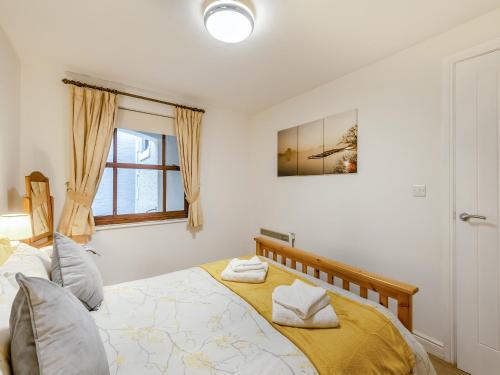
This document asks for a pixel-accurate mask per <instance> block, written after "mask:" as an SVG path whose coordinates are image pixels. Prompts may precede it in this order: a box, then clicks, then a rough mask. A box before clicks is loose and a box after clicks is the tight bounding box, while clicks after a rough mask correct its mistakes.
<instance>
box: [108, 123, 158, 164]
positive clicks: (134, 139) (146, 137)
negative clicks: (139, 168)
mask: <svg viewBox="0 0 500 375" xmlns="http://www.w3.org/2000/svg"><path fill="white" fill-rule="evenodd" d="M117 133H118V134H117V138H118V140H117V143H118V150H117V154H118V155H117V156H118V158H117V159H118V163H134V164H156V165H161V160H162V141H161V135H160V134H152V133H145V132H137V131H133V130H128V129H118V130H117Z"/></svg>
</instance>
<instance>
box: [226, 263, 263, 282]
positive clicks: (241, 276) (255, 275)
mask: <svg viewBox="0 0 500 375" xmlns="http://www.w3.org/2000/svg"><path fill="white" fill-rule="evenodd" d="M268 268H269V265H268V264H267V263H264V268H263V269H260V270H249V271H245V272H234V271H233V269H232V268H231V264H228V265H227V267H226V268H225V269H224V271H222V273H221V278H222V280H226V281H236V282H240V283H251V284H259V283H263V282H264V281H266V275H267V269H268Z"/></svg>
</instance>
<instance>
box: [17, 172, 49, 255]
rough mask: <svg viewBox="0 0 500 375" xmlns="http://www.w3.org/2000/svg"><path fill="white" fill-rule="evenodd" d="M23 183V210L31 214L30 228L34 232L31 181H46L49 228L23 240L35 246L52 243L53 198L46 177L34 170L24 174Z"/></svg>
mask: <svg viewBox="0 0 500 375" xmlns="http://www.w3.org/2000/svg"><path fill="white" fill-rule="evenodd" d="M24 179H25V184H26V195H25V196H24V199H23V205H24V212H26V213H27V214H29V215H30V216H31V228H32V229H33V233H35V232H34V229H35V228H34V225H33V205H32V197H31V183H32V182H44V183H47V195H48V197H47V200H48V202H47V205H48V217H47V222H48V225H49V230H48V231H47V232H45V233H40V234H38V235H33V237H31V238H29V239H27V240H26V241H25V242H27V243H29V244H30V245H32V246H35V247H42V246H47V245H50V244H52V242H53V239H54V214H53V212H54V198H53V197H52V195H51V194H50V183H49V179H48V177H46V176H44V175H43V173H41V172H38V171H35V172H32V173H31V174H30V175H29V176H25V178H24Z"/></svg>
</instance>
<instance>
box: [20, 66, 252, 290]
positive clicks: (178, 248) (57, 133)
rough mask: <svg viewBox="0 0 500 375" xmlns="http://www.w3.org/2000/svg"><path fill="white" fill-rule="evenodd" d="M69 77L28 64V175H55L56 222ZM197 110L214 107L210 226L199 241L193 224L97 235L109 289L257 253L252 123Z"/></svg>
mask: <svg viewBox="0 0 500 375" xmlns="http://www.w3.org/2000/svg"><path fill="white" fill-rule="evenodd" d="M68 75H69V76H74V74H69V73H65V68H64V67H58V66H57V65H56V64H53V63H42V62H41V61H36V62H33V63H30V62H23V64H22V79H21V95H22V96H21V98H22V109H21V123H22V129H21V134H22V149H23V152H22V153H21V156H20V159H21V173H23V174H28V173H29V172H30V171H32V170H40V171H42V172H43V173H44V174H46V175H47V176H49V178H50V180H51V190H52V193H53V195H54V198H55V217H56V224H57V223H58V220H59V217H60V213H61V209H62V205H63V202H64V196H65V186H64V182H65V181H66V178H67V176H68V171H69V166H70V164H69V148H68V145H69V143H68V142H69V141H68V134H69V131H68V129H69V112H68V110H69V92H68V87H67V86H65V85H63V84H62V83H61V78H63V77H65V76H68ZM88 80H89V79H87V81H88ZM140 93H141V94H148V93H147V92H140ZM151 95H153V94H151ZM163 97H164V98H165V97H166V98H168V99H171V100H176V99H177V98H173V97H171V96H163ZM179 100H182V99H179ZM129 104H130V103H129ZM190 104H193V105H196V104H198V105H199V106H201V107H203V108H205V109H206V114H205V117H204V121H203V128H202V154H201V158H202V159H201V160H202V169H201V199H202V206H203V210H204V215H205V222H206V224H205V226H204V228H203V230H202V231H201V232H199V233H197V234H196V237H195V238H194V237H193V236H192V235H191V233H190V232H189V231H187V229H186V223H185V222H181V223H171V224H163V225H152V226H141V227H134V228H126V229H113V230H106V231H99V232H97V233H96V234H95V236H94V238H93V240H92V242H91V244H92V245H93V246H95V247H96V249H97V250H98V251H99V252H101V253H102V257H100V258H97V262H98V265H99V267H100V269H101V272H102V274H103V277H104V281H105V283H106V284H111V283H117V282H121V281H127V280H133V279H138V278H144V277H148V276H152V275H158V274H161V273H165V272H169V271H173V270H178V269H182V268H185V267H189V266H193V265H196V264H200V263H203V262H207V261H210V260H215V259H221V258H224V257H229V256H235V255H237V254H242V253H247V252H250V251H251V249H252V245H251V234H252V229H251V228H250V225H251V220H250V217H249V216H248V215H245V214H244V213H245V212H248V211H249V208H250V206H249V204H250V203H249V200H248V196H249V194H250V176H249V172H248V169H249V162H250V157H249V143H248V139H249V135H250V130H249V126H248V123H249V117H248V116H245V115H241V114H239V113H236V112H232V111H228V110H224V109H220V108H215V107H210V106H207V105H204V104H203V103H190ZM143 109H145V108H143Z"/></svg>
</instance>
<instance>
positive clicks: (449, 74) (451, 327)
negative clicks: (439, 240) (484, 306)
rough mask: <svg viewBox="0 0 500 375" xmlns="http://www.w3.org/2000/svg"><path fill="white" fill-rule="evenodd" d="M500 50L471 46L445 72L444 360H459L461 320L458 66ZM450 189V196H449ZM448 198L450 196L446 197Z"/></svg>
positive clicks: (494, 44) (493, 44) (493, 45)
mask: <svg viewBox="0 0 500 375" xmlns="http://www.w3.org/2000/svg"><path fill="white" fill-rule="evenodd" d="M499 50H500V38H498V39H493V40H491V41H489V42H486V43H483V44H480V45H478V46H476V47H473V48H470V49H467V50H465V51H462V52H460V53H458V54H455V55H453V56H450V57H448V58H447V59H445V61H444V68H443V70H444V74H443V80H444V82H443V133H442V136H443V140H444V143H445V145H444V146H445V147H443V160H444V166H443V171H448V175H447V176H444V177H443V181H442V184H443V186H445V188H443V193H444V194H443V195H444V199H443V202H442V205H443V212H444V219H443V226H444V228H445V230H444V231H443V233H444V234H443V244H444V250H445V254H444V261H445V264H447V266H448V267H447V268H448V269H447V270H445V272H444V275H443V276H444V280H443V282H444V283H445V285H446V286H447V288H446V289H448V293H447V294H448V295H447V296H445V297H446V298H447V299H448V301H447V304H446V305H447V307H448V312H447V314H448V319H449V324H448V342H447V345H445V348H444V349H445V352H444V353H443V354H444V359H445V360H447V361H448V362H451V363H454V364H456V363H457V321H456V312H457V306H456V294H457V286H456V247H455V233H456V225H455V216H456V209H455V208H456V196H455V184H456V180H455V177H456V176H455V167H456V165H455V134H456V123H455V95H454V94H455V73H456V65H457V64H458V63H460V62H462V61H465V60H469V59H472V58H476V57H479V56H482V55H486V54H488V53H492V52H495V51H499ZM446 192H447V195H448V196H447V197H446ZM446 198H447V199H446Z"/></svg>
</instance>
